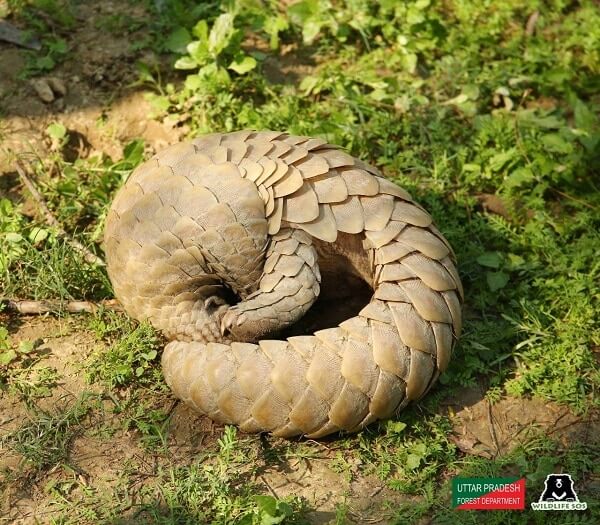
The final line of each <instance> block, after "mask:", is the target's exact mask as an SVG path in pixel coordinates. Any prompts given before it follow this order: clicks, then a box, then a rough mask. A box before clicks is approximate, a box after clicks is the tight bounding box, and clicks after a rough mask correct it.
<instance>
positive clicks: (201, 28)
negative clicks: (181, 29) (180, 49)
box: [192, 20, 208, 45]
mask: <svg viewBox="0 0 600 525" xmlns="http://www.w3.org/2000/svg"><path fill="white" fill-rule="evenodd" d="M192 33H193V34H194V36H195V37H196V38H197V39H198V40H200V41H201V42H204V43H205V44H206V45H208V24H207V23H206V20H200V21H199V22H198V23H197V24H196V25H195V26H194V29H192Z"/></svg>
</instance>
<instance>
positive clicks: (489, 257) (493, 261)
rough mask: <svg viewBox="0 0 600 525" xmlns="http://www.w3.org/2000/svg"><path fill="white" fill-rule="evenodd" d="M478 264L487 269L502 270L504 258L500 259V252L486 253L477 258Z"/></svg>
mask: <svg viewBox="0 0 600 525" xmlns="http://www.w3.org/2000/svg"><path fill="white" fill-rule="evenodd" d="M477 262H478V263H479V264H480V265H481V266H485V267H487V268H500V264H502V257H500V254H499V253H498V252H485V253H482V254H481V255H480V256H479V257H477Z"/></svg>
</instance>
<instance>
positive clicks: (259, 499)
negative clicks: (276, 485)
mask: <svg viewBox="0 0 600 525" xmlns="http://www.w3.org/2000/svg"><path fill="white" fill-rule="evenodd" d="M254 500H255V501H256V503H257V504H258V508H259V509H260V510H261V511H262V512H266V513H267V514H269V516H275V514H276V512H277V500H276V499H275V498H274V497H273V496H254Z"/></svg>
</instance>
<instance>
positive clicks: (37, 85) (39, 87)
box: [31, 78, 54, 104]
mask: <svg viewBox="0 0 600 525" xmlns="http://www.w3.org/2000/svg"><path fill="white" fill-rule="evenodd" d="M31 84H32V86H33V89H34V90H35V92H36V94H37V96H38V97H40V99H41V100H42V102H45V103H46V104H50V102H52V101H53V100H54V93H53V92H52V88H51V87H50V85H49V84H48V82H47V81H46V80H44V79H42V78H40V79H37V80H34V81H33V82H32V83H31Z"/></svg>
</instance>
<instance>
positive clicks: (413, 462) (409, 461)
mask: <svg viewBox="0 0 600 525" xmlns="http://www.w3.org/2000/svg"><path fill="white" fill-rule="evenodd" d="M422 459H423V456H420V455H418V454H409V455H408V456H407V458H406V467H407V468H409V469H410V470H414V469H416V468H417V467H418V466H419V465H420V464H421V460H422Z"/></svg>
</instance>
